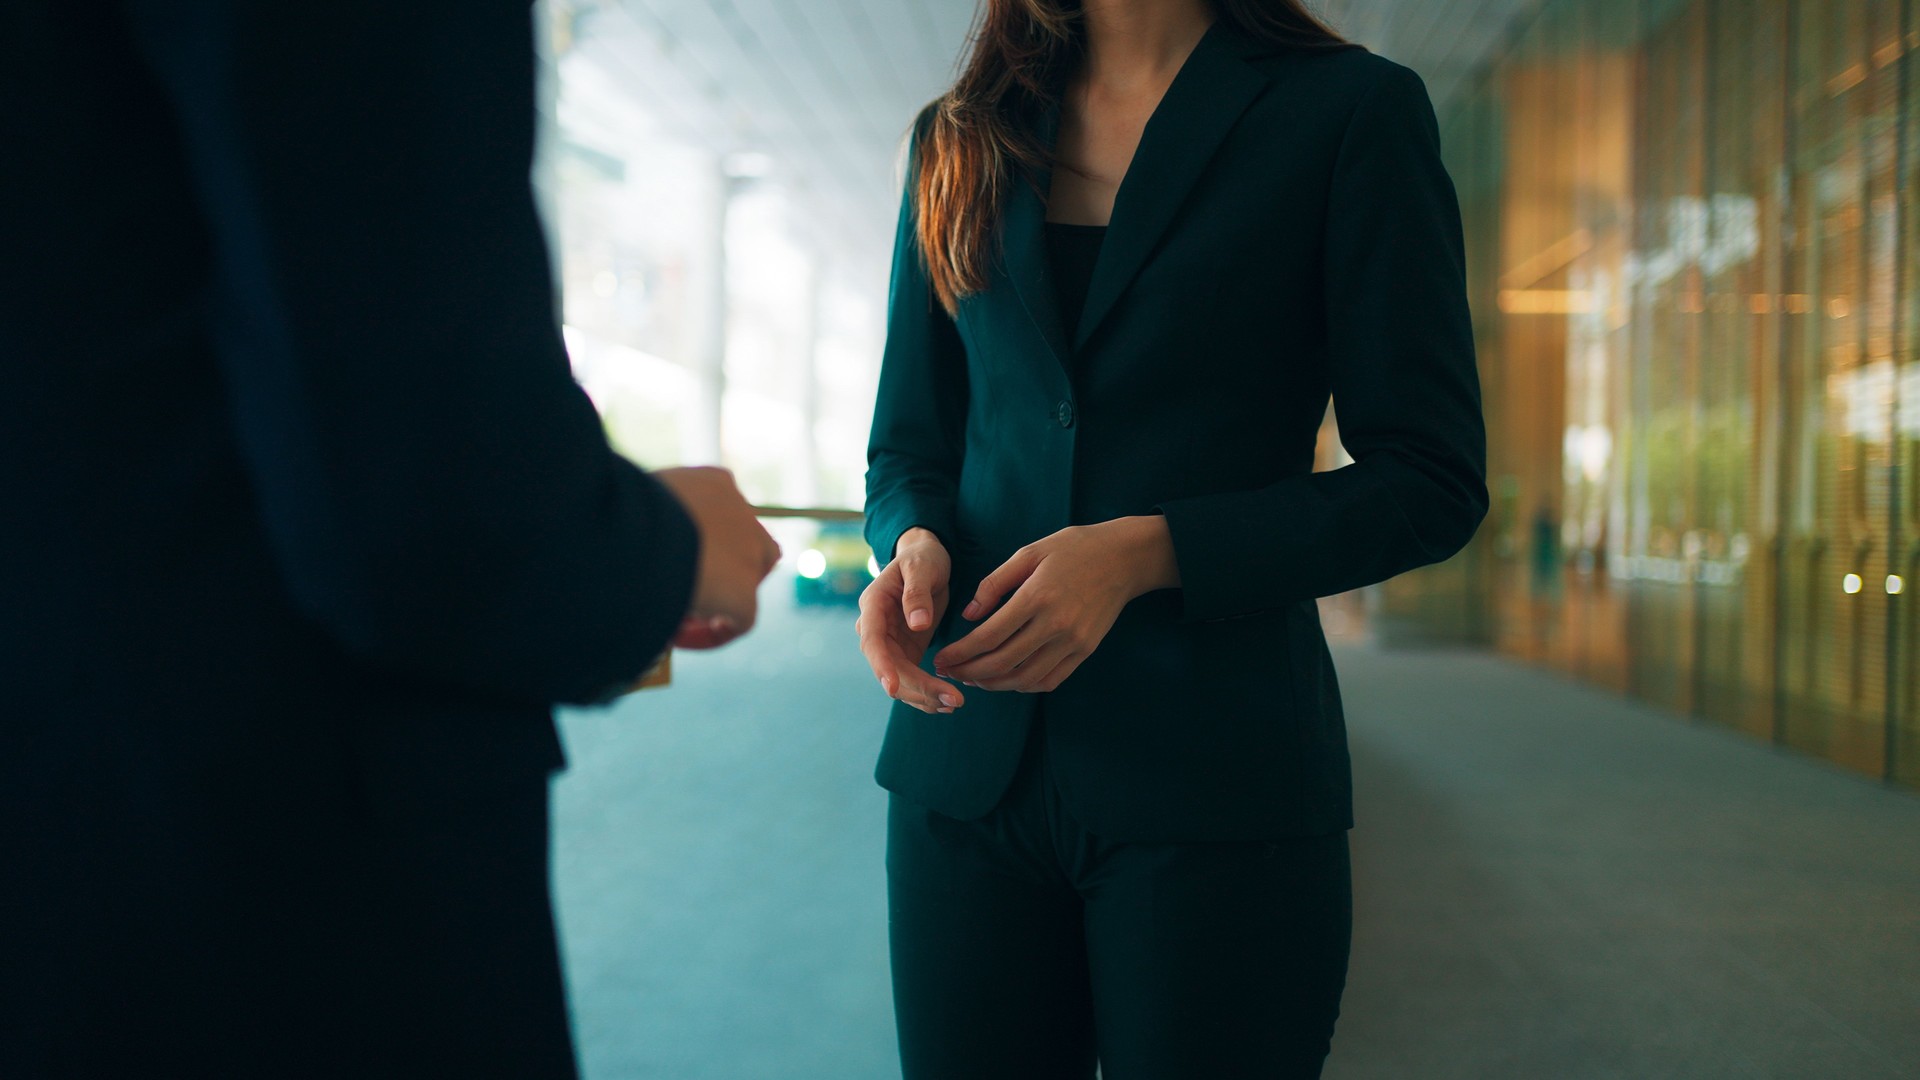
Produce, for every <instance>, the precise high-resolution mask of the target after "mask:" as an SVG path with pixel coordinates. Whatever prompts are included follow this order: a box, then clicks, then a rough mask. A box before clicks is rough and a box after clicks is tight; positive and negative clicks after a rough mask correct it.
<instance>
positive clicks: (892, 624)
mask: <svg viewBox="0 0 1920 1080" xmlns="http://www.w3.org/2000/svg"><path fill="white" fill-rule="evenodd" d="M952 573H953V559H952V557H951V556H949V555H948V554H947V549H946V546H945V545H943V544H942V543H940V540H939V538H938V537H936V536H934V535H933V534H932V533H930V532H928V531H927V530H925V529H908V530H907V531H906V532H905V533H903V534H901V536H900V540H899V542H898V543H896V544H895V545H894V552H893V560H892V561H891V562H889V563H887V565H886V568H885V569H883V570H881V571H880V576H879V577H876V578H874V579H873V584H871V585H869V586H867V591H866V592H863V593H861V594H860V618H859V620H858V621H857V622H855V623H854V624H853V628H854V631H855V632H856V633H858V634H859V635H860V651H861V652H862V653H864V654H865V655H866V658H867V663H868V665H870V666H871V667H872V668H873V677H874V678H876V679H879V680H880V688H881V689H883V690H885V691H886V692H887V696H888V697H891V698H895V699H897V700H900V701H904V702H906V703H907V704H909V705H911V706H913V707H914V708H916V709H919V710H920V711H921V712H924V713H950V712H952V711H953V710H955V709H957V708H959V707H960V706H961V705H962V704H963V703H964V702H965V701H966V699H965V697H963V696H962V695H961V693H960V691H959V690H958V689H956V688H955V687H953V686H951V685H949V684H947V683H944V682H941V681H940V680H939V679H936V678H934V677H933V676H931V675H929V674H927V673H926V672H924V671H921V670H920V657H921V656H922V655H924V654H925V653H926V651H927V646H928V645H929V644H931V643H932V641H933V628H934V627H936V626H938V625H940V617H941V616H942V615H945V614H946V612H947V581H948V578H949V577H950V576H951V575H952Z"/></svg>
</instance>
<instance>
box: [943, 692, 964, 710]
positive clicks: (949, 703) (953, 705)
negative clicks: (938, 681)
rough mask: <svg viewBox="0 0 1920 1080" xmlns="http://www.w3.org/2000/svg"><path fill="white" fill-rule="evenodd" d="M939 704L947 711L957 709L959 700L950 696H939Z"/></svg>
mask: <svg viewBox="0 0 1920 1080" xmlns="http://www.w3.org/2000/svg"><path fill="white" fill-rule="evenodd" d="M940 704H942V705H945V706H946V707H947V708H949V709H957V708H959V707H960V699H959V698H957V697H954V696H953V695H952V694H941V695H940Z"/></svg>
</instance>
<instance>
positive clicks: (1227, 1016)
mask: <svg viewBox="0 0 1920 1080" xmlns="http://www.w3.org/2000/svg"><path fill="white" fill-rule="evenodd" d="M887 877H888V901H889V905H890V907H891V920H890V937H891V945H892V954H893V995H894V1011H895V1017H896V1021H897V1023H898V1025H899V1034H900V1057H901V1064H902V1069H903V1072H904V1075H905V1080H1020V1078H1028V1077H1031V1078H1033V1080H1043V1078H1044V1080H1087V1078H1091V1077H1092V1076H1093V1075H1094V1068H1095V1062H1096V1061H1097V1062H1098V1063H1099V1068H1100V1075H1101V1078H1102V1080H1211V1078H1221V1080H1252V1078H1287V1080H1291V1078H1295V1077H1317V1076H1319V1075H1320V1068H1321V1065H1322V1063H1323V1062H1324V1060H1325V1058H1326V1055H1327V1049H1328V1045H1329V1042H1330V1040H1331V1038H1332V1036H1333V1025H1334V1019H1335V1017H1336V1016H1337V1015H1338V1013H1339V1009H1340V992H1341V989H1342V987H1343V986H1344V985H1345V982H1346V971H1347V948H1348V942H1349V938H1350V932H1351V927H1352V908H1353V905H1352V889H1351V878H1350V872H1349V866H1348V861H1347V834H1346V833H1345V832H1339V833H1334V834H1331V835H1327V836H1313V837H1302V838H1294V839H1282V840H1277V841H1273V842H1259V843H1194V844H1127V843H1115V842H1112V841H1108V840H1104V839H1102V838H1100V837H1098V836H1094V835H1092V834H1091V833H1088V832H1087V831H1086V830H1085V829H1083V828H1082V827H1081V826H1080V825H1079V824H1078V823H1077V822H1075V821H1074V819H1073V818H1072V817H1071V816H1070V815H1069V814H1068V813H1067V811H1066V808H1065V807H1064V806H1063V805H1062V804H1061V800H1060V794H1059V791H1058V789H1057V788H1056V787H1055V786H1054V784H1053V782H1052V779H1051V777H1050V776H1049V774H1048V770H1047V766H1046V755H1045V738H1044V733H1043V732H1042V731H1041V730H1040V729H1039V728H1038V726H1036V730H1035V733H1034V735H1033V736H1032V737H1031V738H1030V739H1029V740H1028V744H1027V749H1026V755H1025V758H1024V759H1023V760H1022V762H1021V765H1020V771H1019V774H1018V775H1017V776H1016V777H1015V778H1014V780H1013V783H1012V784H1011V785H1010V787H1009V789H1008V791H1007V793H1006V795H1005V796H1003V797H1002V799H1001V801H1000V803H999V805H998V806H996V807H995V808H994V809H993V810H992V811H991V812H990V813H988V814H987V815H986V816H985V817H984V818H981V819H979V820H976V821H959V820H956V819H954V818H950V817H946V816H945V815H942V814H938V813H935V812H933V811H931V810H928V809H926V808H924V807H921V806H919V805H917V804H915V803H912V802H909V801H907V800H905V799H902V798H900V797H899V796H897V795H896V796H894V797H893V800H892V803H891V807H890V809H889V812H888V820H887Z"/></svg>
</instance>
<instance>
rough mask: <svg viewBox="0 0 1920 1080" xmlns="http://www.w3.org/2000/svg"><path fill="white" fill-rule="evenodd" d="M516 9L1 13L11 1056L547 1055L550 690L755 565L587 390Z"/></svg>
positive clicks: (5, 847)
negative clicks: (560, 309)
mask: <svg viewBox="0 0 1920 1080" xmlns="http://www.w3.org/2000/svg"><path fill="white" fill-rule="evenodd" d="M530 33H531V26H530V22H529V18H528V9H527V6H526V5H525V4H523V3H512V2H505V3H486V4H471V3H455V2H453V0H419V2H409V3H389V2H379V3H375V2H373V0H327V2H325V3H318V4H269V3H245V2H240V0H134V2H127V3H106V4H73V3H69V2H66V0H11V2H9V3H8V4H6V5H5V6H4V9H3V10H0V99H3V100H5V101H6V102H7V108H6V109H5V110H4V111H3V112H0V148H3V149H0V152H3V153H4V159H5V162H6V165H5V167H4V168H3V169H0V694H4V695H5V697H4V700H5V707H4V709H0V866H4V870H3V871H0V873H3V874H4V880H3V881H0V1076H5V1077H9V1078H20V1080H26V1078H39V1077H114V1078H131V1077H172V1076H193V1077H243V1076H244V1077H252V1076H262V1077H265V1076H271V1077H276V1078H291V1077H304V1076H327V1077H369V1076H403V1075H404V1076H412V1077H440V1076H449V1077H450V1076H459V1077H482V1076H511V1077H516V1078H544V1077H564V1076H571V1075H573V1072H574V1065H573V1059H572V1051H571V1047H570V1041H569V1038H568V1033H567V1018H566V1009H565V1003H564V999H563V995H562V989H561V982H560V973H559V967H558V960H557V956H556V950H555V944H554V937H553V926H552V919H551V915H550V911H549V903H548V888H547V881H548V878H547V847H546V844H547V833H546V827H547V826H546V813H547V785H548V779H549V776H550V774H551V773H552V772H553V770H555V769H556V768H558V767H559V766H560V765H561V752H560V745H559V742H558V739H557V738H556V735H555V731H554V727H553V723H552V718H551V706H552V705H553V704H554V703H556V702H577V703H578V702H597V701H603V700H606V699H608V698H610V697H612V696H614V695H617V694H618V693H619V692H620V691H622V690H623V689H624V688H626V687H627V686H629V685H631V683H632V682H633V680H634V679H635V678H636V677H637V676H638V675H639V674H640V673H641V672H642V671H643V670H644V669H645V668H647V667H648V665H649V663H650V661H652V659H653V658H654V657H655V656H656V655H658V654H659V653H660V652H661V651H662V650H663V649H665V648H666V647H667V646H668V644H669V642H670V641H677V642H678V643H679V644H681V645H683V646H687V647H711V646H714V645H718V644H722V643H724V642H725V641H727V640H729V639H730V638H732V637H734V636H737V635H738V634H740V633H744V632H745V631H746V630H747V629H748V628H749V627H750V626H751V625H752V623H753V619H754V615H755V588H756V587H757V585H758V583H759V582H760V580H761V579H762V578H763V577H764V576H765V574H766V572H767V571H768V570H769V569H770V568H771V566H772V564H773V561H774V560H775V559H776V558H777V555H778V552H777V549H776V548H775V547H774V545H773V542H772V540H771V539H770V538H769V537H768V536H767V534H766V532H765V531H764V530H763V529H762V528H761V527H760V525H759V524H758V523H757V522H756V521H755V520H754V518H753V516H752V514H751V511H750V510H749V509H748V507H747V505H746V503H745V502H744V501H743V500H742V498H741V496H740V494H739V492H738V491H737V490H736V489H735V487H734V485H733V482H732V478H731V477H730V476H729V475H727V474H726V473H724V472H722V471H719V470H713V469H689V470H669V471H667V472H663V473H660V474H657V475H655V476H652V477H649V476H648V475H646V474H643V473H642V472H640V471H639V470H638V469H635V468H633V467H632V466H630V465H628V464H626V463H625V462H623V461H622V460H620V459H619V458H618V457H616V456H615V455H614V453H613V452H612V451H611V450H610V449H609V448H608V446H607V444H606V442H605V439H604V437H603V435H602V433H601V428H600V425H599V423H598V421H597V419H596V417H595V415H594V412H593V410H592V408H591V406H590V405H589V403H588V401H587V399H586V397H585V396H584V395H583V394H582V393H581V392H580V390H579V389H578V387H576V386H575V384H574V383H573V381H572V378H571V374H570V371H569V368H568V363H567V358H566V355H565V352H564V350H563V348H562V344H561V341H560V337H559V334H558V331H557V327H556V325H555V320H554V316H553V311H552V288H551V283H550V281H549V279H548V271H547V265H548V263H547V256H546V252H545V249H544V246H543V239H542V236H541V232H540V227H539V223H538V221H537V220H536V217H535V212H534V207H533V202H532V198H531V195H530V192H529V185H528V168H529V162H530V155H531V150H532V144H533V122H534V105H533V93H532V87H533V59H532V51H531V42H530Z"/></svg>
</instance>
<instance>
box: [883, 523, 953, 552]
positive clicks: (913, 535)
mask: <svg viewBox="0 0 1920 1080" xmlns="http://www.w3.org/2000/svg"><path fill="white" fill-rule="evenodd" d="M926 544H932V545H933V546H935V547H938V548H940V549H942V550H945V549H946V545H945V544H942V543H941V542H940V538H939V537H938V536H935V535H934V534H933V531H932V530H931V529H928V528H926V527H925V526H921V525H915V526H914V527H913V528H911V529H908V530H907V531H906V532H903V533H901V534H900V538H899V539H898V540H895V541H894V542H893V554H894V557H895V558H899V557H900V556H901V555H904V554H906V553H907V552H908V551H909V550H910V549H912V548H915V547H919V546H922V545H926Z"/></svg>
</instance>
